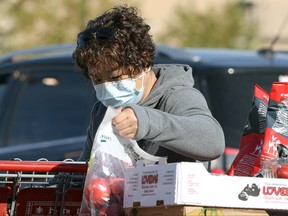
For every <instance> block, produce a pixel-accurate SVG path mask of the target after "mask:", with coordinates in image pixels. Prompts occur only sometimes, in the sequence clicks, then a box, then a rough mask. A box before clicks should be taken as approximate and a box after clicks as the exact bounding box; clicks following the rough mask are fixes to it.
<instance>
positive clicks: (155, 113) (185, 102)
mask: <svg viewBox="0 0 288 216" xmlns="http://www.w3.org/2000/svg"><path fill="white" fill-rule="evenodd" d="M158 106H159V109H155V108H150V107H145V106H139V105H135V104H131V105H130V107H131V108H132V109H133V110H134V112H135V114H136V116H137V118H138V124H139V125H138V132H137V134H136V137H135V139H136V140H141V139H146V140H149V141H152V142H155V143H158V144H159V145H161V146H163V147H164V148H167V149H169V150H171V151H174V152H177V153H178V154H181V155H184V156H187V157H190V158H194V159H196V160H201V161H206V160H212V159H215V158H217V157H219V156H220V155H221V154H223V152H224V147H225V140H224V133H223V130H222V128H221V126H220V124H219V123H218V122H217V121H216V119H215V118H214V117H213V116H212V114H211V112H210V110H209V108H208V106H207V103H206V100H205V98H204V96H203V95H202V94H201V93H200V92H199V91H198V90H197V89H195V88H193V87H192V86H177V87H172V88H170V89H169V90H167V92H166V93H165V94H164V95H163V97H162V98H161V99H160V101H159V105H158Z"/></svg>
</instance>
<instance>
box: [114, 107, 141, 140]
mask: <svg viewBox="0 0 288 216" xmlns="http://www.w3.org/2000/svg"><path fill="white" fill-rule="evenodd" d="M117 111H119V114H118V115H116V116H115V117H114V118H113V119H112V124H113V126H114V127H115V129H116V130H117V131H118V133H119V135H120V136H121V137H123V138H126V139H133V138H134V137H135V135H136V133H137V130H138V119H137V117H136V115H135V113H134V111H133V110H132V109H131V108H126V109H123V110H121V109H118V110H117Z"/></svg>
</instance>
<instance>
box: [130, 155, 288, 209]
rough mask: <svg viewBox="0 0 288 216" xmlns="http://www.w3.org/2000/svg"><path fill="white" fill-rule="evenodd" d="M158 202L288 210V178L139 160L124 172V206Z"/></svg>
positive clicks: (189, 164) (194, 165)
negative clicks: (155, 163) (274, 177)
mask: <svg viewBox="0 0 288 216" xmlns="http://www.w3.org/2000/svg"><path fill="white" fill-rule="evenodd" d="M159 205H164V206H169V205H172V206H173V205H189V206H202V207H226V208H240V209H241V208H248V209H280V210H288V181H287V179H273V178H256V177H240V176H227V175H215V174H211V173H209V172H208V171H207V170H206V169H205V167H204V165H203V164H202V163H189V162H181V163H170V164H165V163H163V162H161V161H160V162H159V164H158V165H149V166H144V165H143V163H142V162H141V161H139V162H138V163H137V165H136V167H135V168H128V169H127V171H126V174H125V191H124V207H125V208H131V207H137V206H141V207H153V206H159Z"/></svg>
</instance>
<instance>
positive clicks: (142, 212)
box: [130, 206, 205, 216]
mask: <svg viewBox="0 0 288 216" xmlns="http://www.w3.org/2000/svg"><path fill="white" fill-rule="evenodd" d="M130 215H131V216H205V211H204V208H202V207H197V206H165V207H150V208H149V207H147V208H134V209H132V212H131V214H130Z"/></svg>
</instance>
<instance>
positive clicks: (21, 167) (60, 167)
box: [0, 160, 88, 173]
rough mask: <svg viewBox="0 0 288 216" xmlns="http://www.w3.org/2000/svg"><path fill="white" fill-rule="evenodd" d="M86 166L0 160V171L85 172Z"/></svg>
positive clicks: (55, 162) (68, 163)
mask: <svg viewBox="0 0 288 216" xmlns="http://www.w3.org/2000/svg"><path fill="white" fill-rule="evenodd" d="M87 168H88V165H87V164H85V163H77V162H62V161H61V162H59V161H9V160H0V170H1V171H18V172H19V171H25V172H74V173H77V172H78V173H86V172H87Z"/></svg>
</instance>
